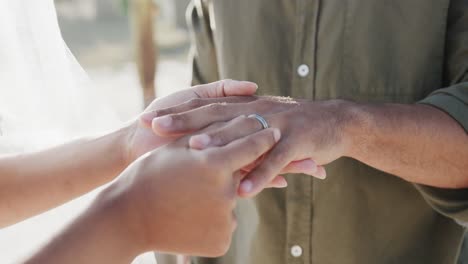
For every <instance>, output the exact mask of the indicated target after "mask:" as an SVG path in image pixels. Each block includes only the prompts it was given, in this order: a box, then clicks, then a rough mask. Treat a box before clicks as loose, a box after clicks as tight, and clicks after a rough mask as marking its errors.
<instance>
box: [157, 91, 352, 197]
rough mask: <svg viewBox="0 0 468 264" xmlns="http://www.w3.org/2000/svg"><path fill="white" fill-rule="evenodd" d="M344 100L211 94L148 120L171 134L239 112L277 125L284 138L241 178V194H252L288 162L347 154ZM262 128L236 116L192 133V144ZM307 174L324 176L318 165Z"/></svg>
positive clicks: (212, 143)
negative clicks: (218, 98)
mask: <svg viewBox="0 0 468 264" xmlns="http://www.w3.org/2000/svg"><path fill="white" fill-rule="evenodd" d="M192 104H193V103H192ZM343 104H344V102H342V101H327V102H310V101H307V100H298V101H296V100H292V99H289V98H282V97H251V98H246V99H244V102H241V103H227V104H226V103H214V104H213V100H211V101H206V104H205V102H204V101H203V100H199V101H198V105H199V106H200V107H199V108H197V109H193V110H190V109H191V106H190V103H187V104H185V105H179V106H176V107H173V108H168V109H162V110H160V111H159V112H158V113H157V116H160V117H159V118H156V119H154V120H153V124H152V126H153V130H154V131H155V132H156V133H158V134H160V135H164V136H171V135H173V134H181V133H187V132H189V131H196V130H199V129H201V128H203V127H205V126H208V125H209V124H211V123H213V122H220V121H225V120H230V119H233V118H234V117H237V116H240V115H249V114H253V113H256V114H260V115H262V116H263V117H264V118H265V119H266V120H267V121H268V123H269V124H270V126H273V127H277V128H279V129H280V130H281V133H282V140H281V142H279V143H278V145H277V146H276V147H275V148H274V149H273V150H272V151H271V152H270V153H268V154H267V155H266V156H265V157H264V160H263V161H262V162H261V163H260V164H259V165H258V166H257V167H256V168H255V169H253V170H252V171H251V172H250V173H249V174H248V175H247V176H246V178H245V179H244V180H243V182H242V184H241V186H240V189H239V194H240V195H242V196H249V197H250V196H253V195H256V194H257V193H259V192H260V191H261V190H262V189H263V188H264V187H265V186H266V185H267V183H268V182H269V181H271V179H273V178H274V177H275V176H276V175H277V174H278V173H280V172H281V168H283V167H285V166H286V165H287V164H289V163H291V162H294V161H301V160H305V159H309V160H314V161H315V162H317V164H320V165H324V164H328V163H329V162H331V161H333V160H336V159H337V158H339V157H341V156H344V155H346V151H347V146H348V142H347V139H346V138H344V137H343V130H344V128H345V126H344V125H345V121H346V119H347V117H346V113H345V111H343V108H342V105H343ZM181 111H182V112H181ZM183 111H185V112H183ZM260 129H262V127H261V125H260V123H259V122H258V121H257V120H255V119H253V118H238V119H235V120H233V121H232V122H231V125H229V126H225V127H223V128H221V129H218V130H213V131H210V132H207V133H203V134H201V135H196V136H193V137H192V138H191V140H190V145H191V147H192V148H197V149H202V148H205V147H210V146H218V145H223V144H225V142H228V141H229V140H232V139H234V138H237V137H239V133H240V131H244V133H249V132H252V131H257V130H260ZM309 174H311V175H313V176H316V177H317V178H320V179H323V178H325V176H326V175H325V170H324V168H323V167H321V166H319V167H316V169H315V171H312V172H310V171H309Z"/></svg>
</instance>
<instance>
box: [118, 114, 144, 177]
mask: <svg viewBox="0 0 468 264" xmlns="http://www.w3.org/2000/svg"><path fill="white" fill-rule="evenodd" d="M137 128H138V122H137V121H135V120H132V121H130V122H129V123H127V124H125V126H123V127H122V128H120V129H118V130H117V131H115V132H114V134H115V135H116V138H117V140H116V142H117V144H116V147H117V148H118V149H116V153H118V154H119V158H118V164H119V165H120V167H121V168H122V170H123V169H125V168H126V167H128V166H129V165H130V164H131V163H132V162H133V160H134V159H133V158H132V140H133V138H134V136H135V133H136V130H137Z"/></svg>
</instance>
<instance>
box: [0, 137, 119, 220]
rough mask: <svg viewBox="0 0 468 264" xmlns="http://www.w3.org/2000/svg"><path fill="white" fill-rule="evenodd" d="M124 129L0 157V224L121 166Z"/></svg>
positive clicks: (60, 199) (104, 178)
mask: <svg viewBox="0 0 468 264" xmlns="http://www.w3.org/2000/svg"><path fill="white" fill-rule="evenodd" d="M125 136H126V132H125V131H124V130H121V131H117V132H114V133H111V134H109V135H106V136H102V137H97V138H93V139H83V140H78V141H75V142H72V143H68V144H65V145H61V146H58V147H55V148H52V149H49V150H46V151H41V152H36V153H29V154H22V155H18V156H13V157H4V158H0V190H1V192H0V227H2V226H6V225H9V224H13V223H15V222H18V221H20V220H23V219H25V218H28V217H30V216H33V215H35V214H38V213H41V212H43V211H45V210H47V209H50V208H52V207H55V206H58V205H60V204H62V203H64V202H66V201H69V200H71V199H73V198H75V197H77V196H79V195H82V194H84V193H86V192H88V191H90V190H92V189H94V188H96V187H98V186H100V185H102V184H104V183H106V182H108V181H110V180H111V179H112V178H113V177H115V176H117V175H118V174H119V173H120V172H121V171H122V170H123V169H124V168H125V164H124V163H125V162H124V160H123V157H122V150H121V149H120V148H121V145H120V144H119V142H121V141H122V140H124V139H123V137H125Z"/></svg>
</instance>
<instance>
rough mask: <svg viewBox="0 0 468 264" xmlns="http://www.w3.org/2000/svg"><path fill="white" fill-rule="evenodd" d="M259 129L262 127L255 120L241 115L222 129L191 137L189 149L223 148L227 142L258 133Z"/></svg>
mask: <svg viewBox="0 0 468 264" xmlns="http://www.w3.org/2000/svg"><path fill="white" fill-rule="evenodd" d="M261 129H262V126H261V125H260V123H259V122H258V121H257V120H255V119H252V118H248V117H246V116H245V115H242V116H239V117H236V118H234V119H233V120H231V121H230V122H228V123H227V124H226V125H225V126H223V127H220V128H218V129H215V130H208V131H207V132H205V133H203V134H199V135H195V136H192V137H191V139H190V147H191V148H194V149H204V148H208V147H214V146H224V145H226V144H228V143H229V142H232V141H234V140H236V139H239V138H242V137H245V136H248V135H250V134H253V133H255V132H258V131H260V130H261Z"/></svg>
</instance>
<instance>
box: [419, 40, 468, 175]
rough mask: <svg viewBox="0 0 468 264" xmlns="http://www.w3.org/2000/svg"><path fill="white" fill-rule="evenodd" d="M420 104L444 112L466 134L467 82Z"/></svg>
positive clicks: (467, 115) (467, 122) (437, 92)
mask: <svg viewBox="0 0 468 264" xmlns="http://www.w3.org/2000/svg"><path fill="white" fill-rule="evenodd" d="M467 45H468V43H467ZM467 60H468V58H467ZM420 103H423V104H428V105H432V106H434V107H436V108H438V109H440V110H442V111H444V112H446V113H447V114H449V115H450V116H451V117H452V118H453V119H455V120H456V121H457V122H458V123H459V124H460V125H461V126H462V127H463V128H464V129H465V131H467V132H468V82H464V83H460V84H457V85H453V86H451V87H449V88H445V89H440V90H437V91H435V92H434V93H432V94H431V95H429V96H428V97H426V98H425V99H423V100H422V101H420ZM467 162H468V161H467ZM467 173H468V172H467Z"/></svg>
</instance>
